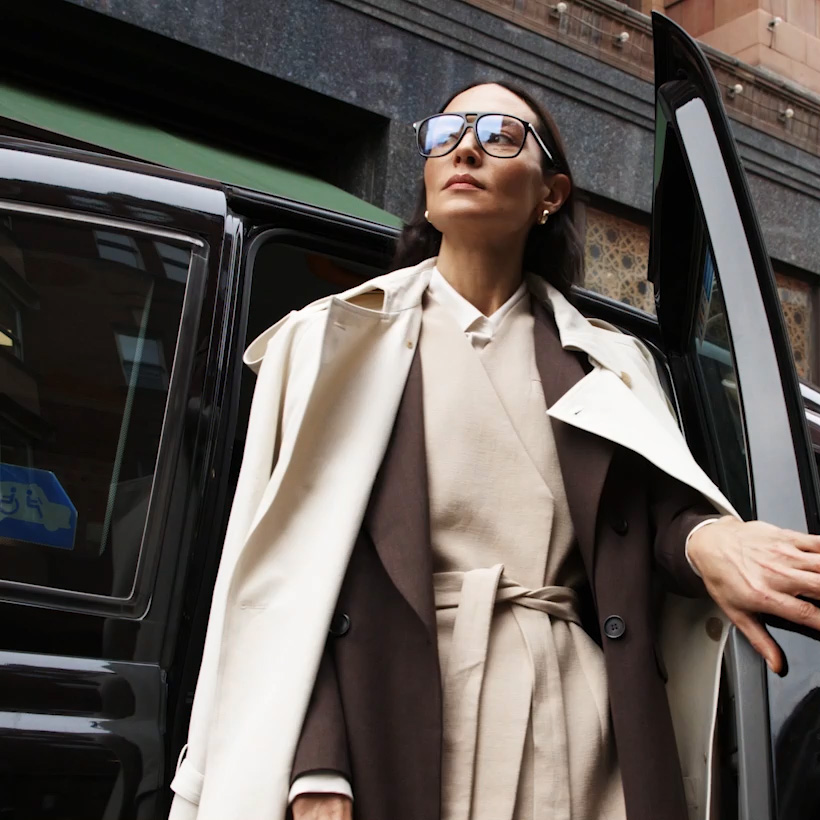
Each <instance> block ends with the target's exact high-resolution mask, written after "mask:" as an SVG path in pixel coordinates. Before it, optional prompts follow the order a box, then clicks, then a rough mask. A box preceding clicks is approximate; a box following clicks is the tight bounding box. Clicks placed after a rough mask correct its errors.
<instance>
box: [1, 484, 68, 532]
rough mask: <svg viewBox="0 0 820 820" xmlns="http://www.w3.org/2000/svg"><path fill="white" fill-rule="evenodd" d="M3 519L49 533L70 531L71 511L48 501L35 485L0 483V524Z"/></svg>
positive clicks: (40, 489) (41, 490)
mask: <svg viewBox="0 0 820 820" xmlns="http://www.w3.org/2000/svg"><path fill="white" fill-rule="evenodd" d="M5 519H13V520H17V521H26V522H28V523H30V524H39V525H40V526H42V527H45V528H46V529H47V530H48V531H49V532H55V531H56V530H62V529H66V530H70V529H71V509H70V508H69V507H66V506H64V505H63V504H55V503H54V502H52V501H49V500H48V498H47V497H46V494H45V493H44V492H43V489H42V488H41V487H39V486H38V485H37V484H23V483H21V482H16V481H2V482H0V522H2V521H4V520H5Z"/></svg>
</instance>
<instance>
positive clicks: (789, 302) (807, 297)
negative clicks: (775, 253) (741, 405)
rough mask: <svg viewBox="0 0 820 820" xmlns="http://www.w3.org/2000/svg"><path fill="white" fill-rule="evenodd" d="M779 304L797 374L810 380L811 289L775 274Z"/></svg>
mask: <svg viewBox="0 0 820 820" xmlns="http://www.w3.org/2000/svg"><path fill="white" fill-rule="evenodd" d="M775 279H776V281H777V290H778V292H779V294H780V304H781V306H782V307H783V316H784V317H785V319H786V328H787V330H788V331H789V338H790V339H791V343H792V354H793V355H794V364H795V367H796V368H797V373H798V375H799V376H800V377H801V378H804V379H811V378H812V373H811V363H812V362H811V360H812V355H811V352H812V351H811V346H812V336H813V332H812V330H813V322H814V316H813V315H812V298H811V297H812V288H811V285H809V284H807V283H806V282H801V281H800V280H799V279H794V278H793V277H790V276H784V275H783V274H780V273H776V274H775Z"/></svg>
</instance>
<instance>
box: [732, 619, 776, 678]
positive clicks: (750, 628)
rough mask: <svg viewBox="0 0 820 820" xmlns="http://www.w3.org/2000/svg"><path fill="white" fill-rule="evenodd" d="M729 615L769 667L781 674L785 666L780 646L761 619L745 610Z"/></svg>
mask: <svg viewBox="0 0 820 820" xmlns="http://www.w3.org/2000/svg"><path fill="white" fill-rule="evenodd" d="M729 617H730V618H731V619H732V622H733V623H734V625H735V626H736V627H737V628H738V629H739V630H740V631H741V632H742V633H743V634H744V635H745V636H746V639H747V640H748V641H749V643H750V644H751V645H752V649H754V650H755V652H757V654H758V655H760V656H761V657H762V658H763V660H764V661H766V664H767V665H768V667H769V669H771V670H772V672H774V673H775V674H780V670H781V669H782V667H783V657H782V655H781V653H780V648H779V647H778V646H777V644H776V643H775V642H774V640H773V639H772V637H771V635H769V633H768V632H766V630H765V629H764V627H763V625H762V624H761V623H760V621H758V620H757V618H755V617H754V616H751V615H747V614H746V613H745V612H736V613H734V614H732V615H730V616H729Z"/></svg>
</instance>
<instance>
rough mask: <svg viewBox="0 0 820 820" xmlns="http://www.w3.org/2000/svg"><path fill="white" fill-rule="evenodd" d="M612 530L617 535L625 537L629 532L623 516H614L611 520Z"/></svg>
mask: <svg viewBox="0 0 820 820" xmlns="http://www.w3.org/2000/svg"><path fill="white" fill-rule="evenodd" d="M611 523H612V529H613V530H615V532H616V534H617V535H626V534H627V533H628V532H629V524H627V523H626V519H625V518H624V517H623V516H620V515H616V516H614V517H613V518H612V522H611Z"/></svg>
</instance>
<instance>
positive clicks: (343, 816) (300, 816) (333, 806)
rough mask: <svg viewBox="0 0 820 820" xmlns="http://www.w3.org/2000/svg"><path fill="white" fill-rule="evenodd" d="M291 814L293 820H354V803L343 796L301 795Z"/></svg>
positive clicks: (294, 803)
mask: <svg viewBox="0 0 820 820" xmlns="http://www.w3.org/2000/svg"><path fill="white" fill-rule="evenodd" d="M291 812H292V813H293V820H353V801H352V800H351V799H350V798H349V797H345V796H344V795H341V794H300V795H299V797H297V798H296V799H295V800H294V801H293V805H292V806H291Z"/></svg>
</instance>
